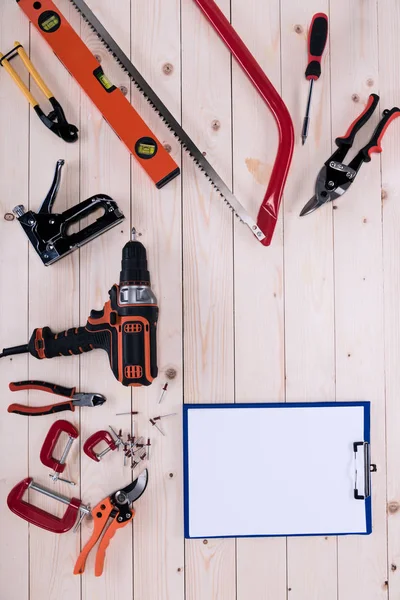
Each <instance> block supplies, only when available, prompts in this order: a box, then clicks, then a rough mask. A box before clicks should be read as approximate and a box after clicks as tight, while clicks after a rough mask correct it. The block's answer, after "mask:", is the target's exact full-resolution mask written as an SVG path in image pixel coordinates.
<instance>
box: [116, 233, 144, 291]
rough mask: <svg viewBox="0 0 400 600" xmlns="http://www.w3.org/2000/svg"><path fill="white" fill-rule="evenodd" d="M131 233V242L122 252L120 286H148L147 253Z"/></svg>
mask: <svg viewBox="0 0 400 600" xmlns="http://www.w3.org/2000/svg"><path fill="white" fill-rule="evenodd" d="M135 233H136V232H135V230H133V232H132V240H131V241H129V242H128V243H127V244H125V246H124V248H123V250H122V261H121V273H120V285H121V286H122V285H150V273H149V271H148V269H147V252H146V248H145V247H144V246H143V244H142V243H141V242H138V241H137V240H136V239H135V237H136V235H135Z"/></svg>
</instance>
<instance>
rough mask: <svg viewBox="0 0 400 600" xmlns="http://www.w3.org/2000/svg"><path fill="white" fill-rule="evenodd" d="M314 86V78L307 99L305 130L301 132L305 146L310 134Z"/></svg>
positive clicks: (311, 80)
mask: <svg viewBox="0 0 400 600" xmlns="http://www.w3.org/2000/svg"><path fill="white" fill-rule="evenodd" d="M313 87H314V79H310V88H309V92H308V100H307V108H306V116H305V117H304V121H303V130H302V132H301V143H302V145H303V146H304V144H305V143H306V139H307V136H308V128H309V126H310V109H311V98H312V92H313Z"/></svg>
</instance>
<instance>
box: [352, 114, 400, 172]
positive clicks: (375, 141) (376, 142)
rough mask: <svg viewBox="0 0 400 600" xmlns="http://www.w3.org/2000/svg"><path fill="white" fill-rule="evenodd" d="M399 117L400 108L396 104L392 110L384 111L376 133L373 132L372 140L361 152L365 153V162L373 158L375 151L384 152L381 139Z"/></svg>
mask: <svg viewBox="0 0 400 600" xmlns="http://www.w3.org/2000/svg"><path fill="white" fill-rule="evenodd" d="M398 117H400V109H399V108H397V106H395V107H394V108H392V109H391V110H385V111H384V113H383V117H382V119H381V121H380V122H379V123H378V125H377V127H376V129H375V131H374V133H373V134H372V137H371V139H370V141H369V142H368V144H367V145H366V146H364V148H363V149H362V150H361V152H363V154H364V157H365V158H364V161H365V162H369V161H370V160H371V154H373V153H374V152H377V153H380V152H382V146H381V141H382V139H383V136H384V135H385V132H386V130H387V128H388V127H389V125H390V123H391V122H392V121H394V120H395V119H397V118H398Z"/></svg>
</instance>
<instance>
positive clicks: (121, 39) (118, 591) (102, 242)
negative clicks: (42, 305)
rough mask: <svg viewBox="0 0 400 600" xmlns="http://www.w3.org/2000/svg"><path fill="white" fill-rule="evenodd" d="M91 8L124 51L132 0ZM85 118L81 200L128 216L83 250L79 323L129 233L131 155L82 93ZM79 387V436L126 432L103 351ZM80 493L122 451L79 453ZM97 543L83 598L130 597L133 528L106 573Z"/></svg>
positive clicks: (102, 291) (103, 291)
mask: <svg viewBox="0 0 400 600" xmlns="http://www.w3.org/2000/svg"><path fill="white" fill-rule="evenodd" d="M90 7H91V9H92V10H93V11H94V12H95V14H96V16H98V18H99V19H100V20H101V22H102V23H103V25H104V26H105V27H106V28H107V29H108V30H109V31H110V33H111V35H113V36H114V37H115V38H116V39H117V40H118V43H119V44H120V45H121V47H122V48H123V49H124V50H125V52H127V53H128V54H129V44H130V27H129V20H130V2H129V0H124V1H123V2H119V3H118V5H115V6H114V7H113V10H112V11H110V10H109V3H108V2H106V1H104V0H96V1H93V2H90ZM82 37H83V39H84V41H85V43H86V44H87V45H88V46H89V48H90V49H91V50H92V52H93V53H94V54H96V56H98V57H99V58H100V62H101V65H102V67H103V69H104V72H105V73H106V74H107V76H108V77H109V78H110V80H111V81H112V82H113V83H114V85H116V86H121V85H123V86H125V87H126V88H127V89H128V90H129V79H128V77H127V76H126V75H125V74H124V73H123V72H122V71H121V69H120V68H119V66H118V65H117V63H116V62H115V60H114V59H113V57H112V56H111V55H110V54H109V52H108V51H107V49H106V48H105V46H103V44H102V43H101V41H100V40H99V39H98V38H97V36H96V35H95V34H94V33H93V32H92V30H91V29H90V28H89V27H88V26H86V24H85V23H84V22H82ZM81 118H82V123H85V124H86V131H85V138H84V140H82V153H81V199H82V200H83V199H85V198H87V197H89V196H91V195H93V194H96V193H101V192H102V193H106V194H109V195H110V196H111V197H112V198H113V199H114V200H116V201H117V203H118V205H119V207H120V208H121V210H122V212H123V213H124V215H125V217H126V219H125V221H124V222H123V223H122V224H121V225H120V226H118V227H114V228H113V229H112V230H111V231H109V232H107V233H106V234H105V235H103V236H101V237H100V238H98V239H97V240H95V241H94V242H92V243H90V244H88V245H86V246H85V247H84V248H83V249H82V250H81V280H80V291H81V294H80V298H81V305H80V324H84V323H85V322H86V320H87V318H88V316H89V314H90V311H91V310H92V309H100V308H102V306H103V305H104V303H105V302H106V301H108V299H109V296H108V291H109V289H110V288H111V286H112V285H113V284H114V283H118V281H119V272H120V265H121V254H122V248H123V246H124V244H125V243H126V242H127V241H128V240H129V237H130V155H129V152H128V151H127V149H126V148H125V146H124V145H123V144H122V143H121V142H120V140H119V139H118V138H117V136H116V135H115V134H114V132H113V131H112V130H111V128H110V127H109V125H108V124H107V123H106V122H105V121H104V119H103V118H102V116H101V115H100V113H99V111H98V110H97V108H96V107H95V106H94V105H93V104H92V102H91V101H89V100H88V99H87V97H86V96H85V95H84V94H82V100H81ZM81 386H82V389H84V390H87V391H94V392H96V391H98V392H100V393H102V394H104V395H105V396H106V398H107V403H106V404H104V405H103V406H102V407H101V408H99V409H94V410H93V411H90V412H83V411H82V415H81V432H82V433H81V441H82V443H83V442H84V441H85V439H87V438H88V437H89V435H91V434H93V433H95V432H96V431H99V430H107V429H108V426H109V425H111V426H112V427H114V428H122V430H123V433H124V434H125V436H126V434H127V433H128V432H129V430H130V419H129V416H127V417H116V416H115V413H117V412H122V411H124V410H126V411H129V410H130V407H131V394H130V390H129V388H125V387H123V386H122V385H121V384H120V383H119V382H118V381H117V380H116V379H115V378H114V375H113V373H112V371H111V368H110V366H109V360H108V356H107V354H106V353H105V352H103V351H101V350H96V351H94V352H90V353H89V354H86V355H83V356H82V357H81ZM81 474H82V499H83V500H84V501H85V502H90V503H91V505H92V506H95V505H96V504H97V503H98V502H100V501H101V500H102V499H103V498H105V497H107V496H108V495H109V494H111V493H112V492H114V491H115V490H117V489H118V488H120V487H124V486H126V485H128V483H129V481H130V480H131V472H130V469H129V467H128V468H127V467H124V466H123V456H122V453H121V452H111V453H109V454H107V455H106V456H105V457H104V460H103V461H101V462H100V463H96V462H94V461H92V460H90V458H89V457H88V456H86V454H84V453H83V452H82V458H81ZM92 530H93V522H91V521H89V520H87V522H86V523H85V524H84V526H83V527H82V543H86V541H87V540H88V538H89V537H90V535H91V533H92ZM95 555H96V548H94V550H93V551H92V553H91V555H90V556H89V559H88V561H87V564H86V570H85V573H84V575H83V576H82V598H84V599H87V600H91V599H92V598H96V599H97V600H103V599H107V600H110V599H114V598H120V597H121V596H123V595H128V596H132V595H133V581H132V526H131V525H128V526H126V527H124V528H123V529H121V530H119V531H117V533H116V535H115V537H114V538H113V539H112V540H111V543H110V545H109V547H108V549H107V552H106V559H105V563H104V572H103V575H102V576H101V577H95V576H94V560H95Z"/></svg>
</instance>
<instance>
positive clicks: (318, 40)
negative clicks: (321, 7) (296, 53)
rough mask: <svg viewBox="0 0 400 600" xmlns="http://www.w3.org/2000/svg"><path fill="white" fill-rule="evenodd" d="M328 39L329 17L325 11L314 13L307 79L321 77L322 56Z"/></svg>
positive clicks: (309, 40)
mask: <svg viewBox="0 0 400 600" xmlns="http://www.w3.org/2000/svg"><path fill="white" fill-rule="evenodd" d="M327 39H328V17H327V16H326V15H325V14H323V13H317V14H316V15H314V17H313V20H312V22H311V25H310V31H309V34H308V65H307V69H306V79H319V77H320V75H321V57H322V54H323V52H324V49H325V45H326V40H327Z"/></svg>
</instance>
